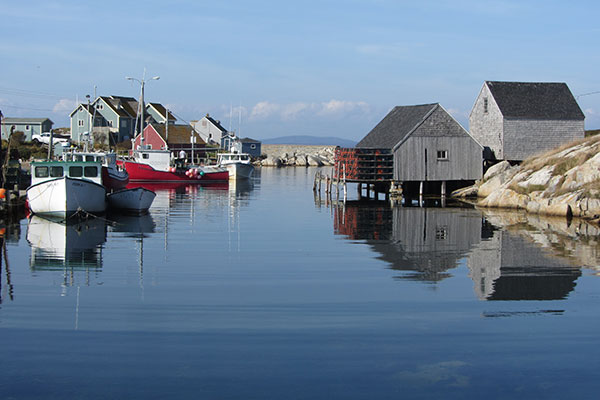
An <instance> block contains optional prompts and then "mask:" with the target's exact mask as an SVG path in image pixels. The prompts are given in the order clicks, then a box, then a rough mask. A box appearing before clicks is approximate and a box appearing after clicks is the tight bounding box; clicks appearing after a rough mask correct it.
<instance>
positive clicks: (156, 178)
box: [120, 161, 229, 183]
mask: <svg viewBox="0 0 600 400" xmlns="http://www.w3.org/2000/svg"><path fill="white" fill-rule="evenodd" d="M120 163H121V165H123V167H124V168H125V170H126V171H127V173H128V174H129V181H130V182H189V183H194V182H197V183H202V182H211V181H226V180H227V179H229V173H228V172H227V170H226V169H219V170H214V171H205V172H204V173H203V174H200V175H198V176H188V175H186V174H185V171H176V172H170V171H160V170H157V169H154V168H152V167H151V166H150V165H148V164H144V163H138V162H133V161H120Z"/></svg>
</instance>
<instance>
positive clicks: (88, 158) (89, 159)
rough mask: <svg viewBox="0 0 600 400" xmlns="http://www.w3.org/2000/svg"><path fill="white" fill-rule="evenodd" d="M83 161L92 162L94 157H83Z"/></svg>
mask: <svg viewBox="0 0 600 400" xmlns="http://www.w3.org/2000/svg"><path fill="white" fill-rule="evenodd" d="M85 161H94V156H85Z"/></svg>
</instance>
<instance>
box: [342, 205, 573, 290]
mask: <svg viewBox="0 0 600 400" xmlns="http://www.w3.org/2000/svg"><path fill="white" fill-rule="evenodd" d="M501 226H502V225H500V224H493V223H490V221H489V219H488V218H486V217H484V216H483V215H482V213H481V211H479V210H476V209H473V208H471V209H469V208H465V207H452V206H450V207H404V206H390V205H389V203H387V202H375V201H369V202H360V201H356V202H346V203H345V204H343V203H337V204H335V205H334V232H335V234H338V235H343V236H345V237H347V238H348V239H350V240H359V241H362V242H364V243H366V244H367V245H369V246H370V247H371V248H372V249H373V251H375V252H376V253H377V254H378V256H377V258H379V259H381V260H384V261H386V262H387V263H389V265H390V268H391V269H393V270H396V271H399V272H401V273H400V274H399V275H397V278H398V279H411V280H420V281H425V282H440V281H442V280H443V279H445V278H447V277H450V276H451V275H452V274H451V272H450V271H451V270H452V269H454V268H456V267H457V266H459V265H462V264H464V265H466V267H467V268H468V269H469V276H470V278H471V279H472V280H473V283H474V291H475V294H476V296H477V297H478V298H480V299H482V300H556V299H564V298H565V297H566V296H567V295H568V294H569V293H570V292H571V291H573V289H574V288H575V285H576V280H577V278H579V276H581V270H580V268H578V266H573V265H572V264H571V263H570V262H568V261H567V260H566V259H564V258H560V257H557V256H556V254H555V252H553V251H552V249H551V248H548V247H544V246H541V245H540V243H539V242H538V243H535V242H534V241H532V240H531V239H530V238H529V237H526V236H523V234H522V233H521V230H516V231H508V230H505V229H501ZM523 228H525V227H523ZM530 230H531V229H530ZM525 231H526V232H527V230H525Z"/></svg>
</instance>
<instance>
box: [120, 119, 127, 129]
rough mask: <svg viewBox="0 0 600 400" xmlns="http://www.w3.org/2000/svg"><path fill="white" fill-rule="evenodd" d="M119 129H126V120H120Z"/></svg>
mask: <svg viewBox="0 0 600 400" xmlns="http://www.w3.org/2000/svg"><path fill="white" fill-rule="evenodd" d="M121 128H127V120H126V119H122V120H121Z"/></svg>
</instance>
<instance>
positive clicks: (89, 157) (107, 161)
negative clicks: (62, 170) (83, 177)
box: [63, 152, 117, 165]
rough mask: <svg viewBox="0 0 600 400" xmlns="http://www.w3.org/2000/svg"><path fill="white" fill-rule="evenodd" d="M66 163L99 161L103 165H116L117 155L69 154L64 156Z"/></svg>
mask: <svg viewBox="0 0 600 400" xmlns="http://www.w3.org/2000/svg"><path fill="white" fill-rule="evenodd" d="M63 159H64V160H65V161H88V162H89V161H97V162H99V163H101V164H102V165H116V164H117V155H116V154H115V153H80V152H69V153H65V155H64V156H63Z"/></svg>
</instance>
